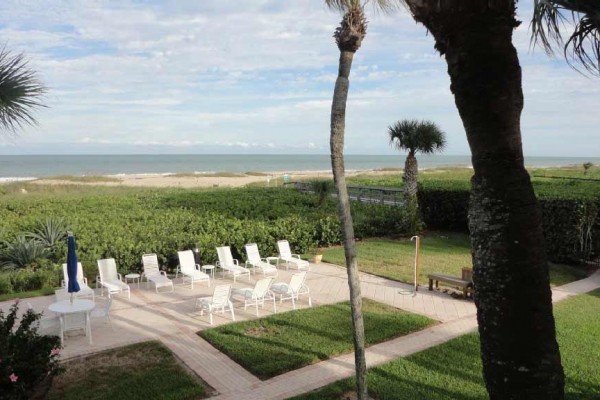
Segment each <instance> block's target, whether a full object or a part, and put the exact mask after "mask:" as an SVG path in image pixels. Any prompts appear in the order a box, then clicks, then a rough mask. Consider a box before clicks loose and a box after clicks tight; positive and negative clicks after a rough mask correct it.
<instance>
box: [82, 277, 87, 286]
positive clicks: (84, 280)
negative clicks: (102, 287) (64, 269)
mask: <svg viewBox="0 0 600 400" xmlns="http://www.w3.org/2000/svg"><path fill="white" fill-rule="evenodd" d="M82 281H83V283H85V284H86V286H87V284H88V281H87V278H86V277H85V276H84V277H83V279H82Z"/></svg>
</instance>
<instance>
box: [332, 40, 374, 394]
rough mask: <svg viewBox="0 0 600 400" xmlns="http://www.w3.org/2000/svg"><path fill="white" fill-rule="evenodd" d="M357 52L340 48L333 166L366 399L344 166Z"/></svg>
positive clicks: (359, 389) (359, 385)
mask: <svg viewBox="0 0 600 400" xmlns="http://www.w3.org/2000/svg"><path fill="white" fill-rule="evenodd" d="M353 57H354V52H351V51H344V50H342V51H340V65H339V73H338V77H337V80H336V81H335V90H334V92H333V102H332V105H331V137H330V142H329V144H330V147H331V168H332V170H333V179H334V181H335V187H336V190H337V198H338V214H339V217H340V221H341V223H342V238H343V241H344V253H345V256H346V267H347V269H348V286H349V287H350V305H351V309H352V326H353V328H354V329H353V339H354V362H355V368H356V393H357V396H358V399H359V400H364V399H366V398H367V363H366V360H365V328H364V323H363V318H362V298H361V294H360V278H359V275H358V263H357V261H356V249H355V246H354V228H353V226H352V215H351V214H350V200H349V198H348V190H347V188H346V176H345V168H344V129H345V123H346V122H345V119H346V100H347V98H348V87H349V81H348V76H349V75H350V69H351V68H352V59H353Z"/></svg>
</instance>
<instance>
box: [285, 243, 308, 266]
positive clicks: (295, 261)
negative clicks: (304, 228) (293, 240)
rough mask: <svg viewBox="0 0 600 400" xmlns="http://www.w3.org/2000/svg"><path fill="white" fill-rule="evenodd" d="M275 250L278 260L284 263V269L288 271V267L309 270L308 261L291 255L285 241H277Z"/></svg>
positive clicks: (288, 244) (296, 255)
mask: <svg viewBox="0 0 600 400" xmlns="http://www.w3.org/2000/svg"><path fill="white" fill-rule="evenodd" d="M277 248H278V249H279V259H280V260H282V261H284V262H285V269H289V267H290V266H291V267H292V268H296V269H305V270H307V271H308V270H309V269H310V264H309V262H308V261H306V260H303V259H301V258H300V256H299V255H298V254H292V250H290V243H289V242H288V241H287V240H279V241H278V242H277Z"/></svg>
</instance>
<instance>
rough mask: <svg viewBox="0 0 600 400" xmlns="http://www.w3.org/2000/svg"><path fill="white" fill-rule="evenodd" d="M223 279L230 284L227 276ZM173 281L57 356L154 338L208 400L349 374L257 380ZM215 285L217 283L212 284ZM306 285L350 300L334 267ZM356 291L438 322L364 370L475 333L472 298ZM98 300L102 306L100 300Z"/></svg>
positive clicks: (241, 314)
mask: <svg viewBox="0 0 600 400" xmlns="http://www.w3.org/2000/svg"><path fill="white" fill-rule="evenodd" d="M293 272H294V271H286V270H285V269H280V271H279V276H278V277H277V278H276V281H289V278H290V276H291V274H292V273H293ZM258 278H259V277H258V276H256V277H254V276H253V277H252V278H251V279H252V281H251V282H248V281H246V280H245V279H241V280H240V281H238V282H237V283H236V284H235V285H234V286H235V287H252V286H253V285H254V282H255V280H256V279H258ZM226 281H227V282H228V283H231V280H229V279H227V280H226ZM175 282H176V285H175V286H176V288H175V291H174V292H173V293H158V294H157V293H156V292H155V291H154V289H153V288H152V287H150V288H149V289H146V284H145V283H142V284H141V286H140V287H139V288H138V286H137V284H132V285H131V288H132V292H131V299H130V300H128V299H127V298H126V297H120V296H115V297H114V298H115V301H114V302H113V309H112V311H111V320H112V325H113V328H112V329H111V327H110V325H109V324H107V323H105V322H104V321H102V320H100V321H96V320H94V321H93V323H92V331H93V335H94V344H93V345H89V344H88V342H87V339H86V338H85V336H83V335H77V336H70V337H67V338H66V340H65V348H64V350H63V352H62V359H63V360H67V359H69V358H72V357H79V356H83V355H86V354H92V353H96V352H99V351H103V350H106V349H111V348H115V347H120V346H124V345H128V344H132V343H137V342H142V341H147V340H159V341H161V342H162V343H163V344H165V345H166V346H167V347H168V348H169V349H171V351H173V353H174V354H175V355H176V356H177V357H178V358H179V359H180V360H181V361H182V362H183V364H184V365H185V366H186V367H187V368H188V369H190V370H191V371H193V372H194V373H195V374H196V375H197V376H198V377H199V378H201V379H202V380H204V381H205V382H206V383H207V384H208V385H210V386H211V387H212V388H214V393H213V397H214V398H215V399H219V400H226V399H240V398H244V399H257V400H258V399H286V398H288V397H291V396H295V395H298V394H301V393H305V392H308V391H311V390H314V389H317V388H319V387H322V386H324V385H327V384H329V383H332V382H335V381H337V380H339V379H343V378H346V377H350V376H352V375H353V374H354V355H353V353H348V354H344V355H341V356H339V357H335V358H332V359H330V360H326V361H322V362H319V363H317V364H313V365H309V366H306V367H303V368H300V369H298V370H295V371H291V372H288V373H285V374H282V375H279V376H277V377H274V378H271V379H269V380H265V381H261V380H259V379H258V378H256V377H255V376H253V375H252V374H250V373H249V372H248V371H246V370H245V369H244V368H242V367H241V366H240V365H238V364H237V363H235V362H234V361H232V360H231V359H230V358H229V357H227V356H226V355H224V354H223V353H221V352H219V351H218V350H217V349H215V348H214V347H213V346H211V345H210V344H209V343H208V342H207V341H205V340H204V339H202V338H201V337H199V336H198V335H197V334H196V332H198V331H200V330H203V329H206V328H209V327H210V325H209V322H208V317H207V316H206V315H204V316H200V313H199V311H198V309H196V308H195V299H196V298H197V297H201V296H207V295H211V294H212V290H213V288H214V285H212V286H211V287H210V288H209V287H207V286H206V285H205V284H198V285H195V287H194V289H193V290H192V289H190V287H189V285H185V286H183V285H181V283H180V282H179V281H178V280H176V281H175ZM217 282H222V280H221V279H217ZM307 285H308V286H309V288H310V292H311V297H312V299H313V306H318V305H322V304H332V303H337V302H340V301H344V300H348V298H349V295H348V284H347V275H346V271H345V269H344V268H341V267H338V266H335V265H331V264H326V263H321V264H318V265H315V264H311V272H310V273H309V275H308V277H307ZM598 287H600V272H596V273H595V274H594V275H592V276H591V277H589V278H586V279H584V280H581V281H577V282H572V283H570V284H567V285H564V286H561V287H558V288H554V289H553V300H554V301H560V300H563V299H565V298H567V297H570V296H573V295H576V294H579V293H585V292H589V291H591V290H594V289H596V288H598ZM361 291H362V294H363V296H364V297H367V298H370V299H373V300H376V301H379V302H382V303H386V304H389V305H392V306H395V307H398V308H401V309H403V310H406V311H410V312H413V313H417V314H421V315H425V316H427V317H430V318H432V319H435V320H437V321H440V323H439V324H437V325H435V326H433V327H430V328H427V329H424V330H422V331H419V332H414V333H412V334H409V335H406V336H402V337H399V338H396V339H393V340H390V341H387V342H384V343H380V344H377V345H373V346H371V347H369V348H368V349H367V354H366V357H367V365H368V366H369V367H372V366H375V365H379V364H382V363H385V362H388V361H391V360H393V359H395V358H398V357H404V356H407V355H410V354H413V353H415V352H418V351H421V350H424V349H426V348H429V347H432V346H435V345H437V344H441V343H444V342H446V341H448V340H451V339H453V338H455V337H457V336H460V335H463V334H465V333H468V332H472V331H474V330H475V329H476V328H477V322H476V318H475V312H476V311H475V306H474V304H473V302H472V301H471V300H464V299H455V298H452V297H451V296H449V295H448V294H445V293H440V292H437V291H432V292H430V291H428V290H427V288H426V287H424V286H422V287H421V288H420V290H419V291H418V292H416V293H414V294H406V293H410V287H409V285H405V284H401V283H399V282H395V281H390V280H387V279H384V278H380V277H376V276H373V275H369V274H362V273H361ZM98 292H99V289H98ZM98 294H100V293H98ZM28 300H29V302H30V303H31V304H32V306H33V308H34V309H35V310H38V311H42V310H45V313H48V312H49V311H47V306H48V304H50V303H52V302H53V301H54V300H53V296H44V297H37V298H32V299H28ZM97 302H98V303H101V302H102V298H100V299H99V300H98V301H97ZM11 304H12V302H3V303H0V308H1V309H3V310H6V309H7V308H8V307H10V305H11ZM299 306H300V307H307V306H308V304H307V302H306V301H305V300H304V299H302V298H301V301H300V303H299ZM290 310H291V304H290V302H284V303H283V304H282V305H281V306H280V305H279V304H278V312H285V311H290ZM235 313H236V320H237V321H242V320H248V319H255V318H257V317H256V315H255V310H254V309H253V308H252V307H250V308H249V309H248V310H247V311H244V310H243V307H242V308H240V307H239V304H238V305H237V306H236V309H235ZM271 313H272V309H271V307H269V306H268V305H266V306H265V308H264V309H262V310H260V316H265V315H270V314H271ZM230 322H231V320H230V316H229V315H228V314H227V313H226V314H224V315H221V314H216V316H215V326H217V325H222V324H226V323H230Z"/></svg>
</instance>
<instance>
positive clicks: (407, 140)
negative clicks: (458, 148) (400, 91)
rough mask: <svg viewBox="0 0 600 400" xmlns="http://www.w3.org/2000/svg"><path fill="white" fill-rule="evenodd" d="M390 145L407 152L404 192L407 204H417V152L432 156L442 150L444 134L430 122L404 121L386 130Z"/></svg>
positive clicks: (444, 143) (444, 139)
mask: <svg viewBox="0 0 600 400" xmlns="http://www.w3.org/2000/svg"><path fill="white" fill-rule="evenodd" d="M388 134H389V136H390V145H392V146H394V147H396V149H398V150H401V151H408V155H407V156H406V161H405V162H404V178H403V179H404V192H405V194H406V199H407V200H408V202H409V203H412V204H415V205H416V203H417V201H416V199H417V177H418V174H419V165H418V163H417V157H415V154H416V153H417V152H419V153H423V154H433V153H435V152H438V151H442V150H444V147H445V146H446V134H445V133H444V132H443V131H442V130H441V129H440V128H439V127H438V126H437V125H436V124H435V123H434V122H431V121H418V120H416V119H405V120H402V121H398V122H396V123H395V124H394V125H392V126H390V127H389V128H388Z"/></svg>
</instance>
